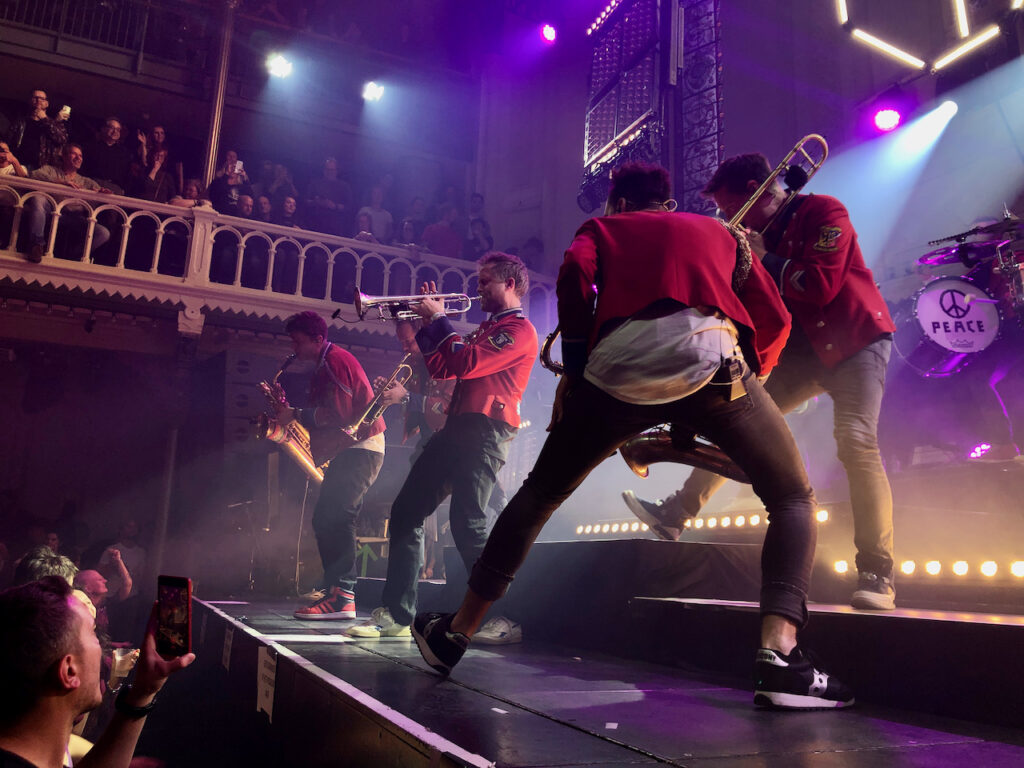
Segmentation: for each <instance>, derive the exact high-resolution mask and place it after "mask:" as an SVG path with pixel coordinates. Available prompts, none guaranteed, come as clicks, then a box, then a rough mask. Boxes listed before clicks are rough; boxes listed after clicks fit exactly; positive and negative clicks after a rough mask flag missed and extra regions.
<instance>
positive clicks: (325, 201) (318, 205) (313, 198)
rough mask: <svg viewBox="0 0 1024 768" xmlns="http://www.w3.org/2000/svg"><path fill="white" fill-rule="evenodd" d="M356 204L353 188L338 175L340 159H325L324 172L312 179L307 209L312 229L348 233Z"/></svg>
mask: <svg viewBox="0 0 1024 768" xmlns="http://www.w3.org/2000/svg"><path fill="white" fill-rule="evenodd" d="M351 206H352V188H351V187H350V186H349V185H348V183H347V182H345V181H343V180H341V179H339V178H338V161H337V160H335V159H334V158H333V157H328V158H327V159H325V160H324V166H323V175H322V176H321V177H320V178H319V179H313V180H312V181H311V182H309V187H308V188H307V190H306V204H305V212H306V216H307V218H308V219H309V221H308V228H309V229H312V230H315V231H317V232H326V233H327V234H330V235H341V234H346V233H347V230H346V229H345V227H344V222H345V216H346V213H347V211H348V210H349V208H351Z"/></svg>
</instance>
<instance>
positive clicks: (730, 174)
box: [623, 154, 895, 610]
mask: <svg viewBox="0 0 1024 768" xmlns="http://www.w3.org/2000/svg"><path fill="white" fill-rule="evenodd" d="M771 170H772V169H771V167H770V166H769V164H768V160H767V159H766V158H765V156H764V155H761V154H747V155H738V156H737V157H733V158H730V159H728V160H726V161H725V162H724V163H722V165H721V166H720V167H719V168H718V170H716V171H715V173H714V175H713V176H712V178H711V181H709V182H708V184H707V186H706V188H705V190H704V193H705V194H706V195H710V196H711V197H712V198H713V199H714V201H715V203H716V204H717V205H718V208H719V210H720V211H721V213H722V214H723V216H725V217H726V218H728V219H732V217H733V216H734V215H735V214H736V213H737V212H738V211H739V210H740V209H741V208H742V207H743V205H744V203H745V202H746V201H747V200H748V199H749V198H750V196H751V195H752V194H753V193H754V192H756V191H757V190H758V189H759V188H760V186H761V183H762V182H763V181H764V180H765V179H767V178H768V176H769V175H770V173H771ZM787 197H788V196H787V194H786V192H785V191H784V190H783V189H782V187H781V185H779V184H778V182H776V183H775V184H774V185H772V186H771V187H769V188H768V189H767V190H765V192H764V193H762V194H761V195H760V197H759V199H757V200H755V201H754V203H753V205H752V206H751V208H750V210H749V212H748V213H747V214H746V215H745V216H744V219H743V221H742V222H740V224H741V225H743V226H745V227H748V228H749V229H748V234H747V239H748V240H749V242H750V248H751V250H752V251H753V252H754V254H755V255H756V256H757V257H758V258H759V259H760V260H761V263H762V264H763V265H764V267H765V269H767V270H768V274H770V275H771V277H772V281H773V282H774V283H775V285H776V286H777V287H778V289H779V292H780V293H781V294H782V298H783V301H784V302H785V304H786V307H787V308H788V309H789V311H790V312H791V313H792V314H793V320H794V322H793V330H792V333H791V334H790V337H789V341H788V342H787V343H786V348H785V351H784V352H783V354H782V358H781V360H780V362H779V367H778V369H777V370H776V371H775V372H774V373H772V375H771V378H769V379H768V381H767V382H766V384H765V387H766V389H767V391H768V394H769V395H771V397H772V399H773V400H774V401H775V402H776V403H777V404H778V406H779V408H780V409H782V412H783V413H789V412H790V411H792V410H794V409H795V408H796V407H797V406H799V405H800V404H801V403H803V402H805V401H806V400H808V399H809V398H811V397H814V396H815V395H818V394H821V393H822V392H827V393H828V395H829V396H830V397H831V398H832V403H833V406H834V408H835V437H836V444H837V446H838V454H839V460H840V462H842V464H843V467H844V469H845V470H846V476H847V478H848V479H849V482H850V504H851V507H852V510H853V524H854V544H855V546H856V548H857V560H856V562H857V571H858V574H859V578H858V582H857V589H856V591H855V592H854V593H853V596H852V597H851V599H850V603H851V605H852V606H853V607H854V608H861V609H873V610H891V609H892V608H894V607H895V590H894V587H893V541H892V540H893V525H892V491H891V490H890V487H889V479H888V477H886V474H885V468H884V467H883V465H882V458H881V455H880V453H879V450H878V414H879V411H880V409H881V405H882V393H883V390H884V389H885V370H886V364H887V363H888V362H889V354H890V352H891V350H892V333H893V331H894V330H895V326H894V325H893V322H892V318H891V317H890V316H889V310H888V308H887V307H886V304H885V300H884V299H883V298H882V295H881V293H880V292H879V290H878V287H877V286H876V285H875V279H874V276H873V275H872V274H871V270H869V269H868V268H867V266H866V265H865V263H864V257H863V256H862V255H861V252H860V247H859V246H858V245H857V233H856V232H855V231H854V229H853V225H852V224H851V223H850V217H849V214H848V213H847V211H846V208H845V207H843V204H842V203H840V202H839V201H838V200H836V199H835V198H834V197H827V196H825V195H797V196H794V197H792V198H790V199H789V202H788V203H787V202H786V200H787ZM762 231H763V234H761V232H762ZM724 483H725V480H724V479H723V478H721V477H719V476H718V475H714V474H712V473H710V472H708V471H706V470H701V469H695V470H694V471H693V472H692V473H691V474H690V476H689V477H688V478H687V480H686V483H685V484H684V485H683V488H682V489H681V490H680V491H678V492H676V493H674V494H672V495H671V496H669V497H668V498H667V499H665V501H664V502H662V503H658V502H653V503H652V502H648V501H645V500H643V499H638V498H636V497H635V496H633V495H632V491H627V492H626V493H625V494H623V495H624V497H625V499H626V503H627V505H628V506H629V508H630V509H631V510H632V511H633V513H634V514H635V515H637V517H639V518H640V519H641V520H643V521H644V522H646V523H647V524H648V525H650V526H651V528H652V530H654V531H655V532H656V533H657V534H658V535H659V536H660V537H661V538H663V539H670V540H674V539H676V538H678V537H679V532H680V531H681V530H682V527H683V521H684V520H685V519H686V518H688V517H694V516H695V515H697V513H698V512H700V509H701V507H702V506H703V505H704V504H705V503H706V502H707V500H708V499H709V498H710V497H711V495H712V494H713V493H714V492H715V491H717V490H718V489H719V488H721V487H722V485H723V484H724Z"/></svg>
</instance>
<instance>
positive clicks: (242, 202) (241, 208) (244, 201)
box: [238, 195, 253, 219]
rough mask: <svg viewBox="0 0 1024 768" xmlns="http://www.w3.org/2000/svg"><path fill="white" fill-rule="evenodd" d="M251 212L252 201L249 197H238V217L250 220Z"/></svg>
mask: <svg viewBox="0 0 1024 768" xmlns="http://www.w3.org/2000/svg"><path fill="white" fill-rule="evenodd" d="M252 210H253V199H252V196H251V195H239V196H238V215H239V216H240V217H242V218H243V219H251V218H252Z"/></svg>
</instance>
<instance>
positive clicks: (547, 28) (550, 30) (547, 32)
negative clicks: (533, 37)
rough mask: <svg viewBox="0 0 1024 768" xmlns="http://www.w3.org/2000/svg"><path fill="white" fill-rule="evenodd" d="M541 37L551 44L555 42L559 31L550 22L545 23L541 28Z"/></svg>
mask: <svg viewBox="0 0 1024 768" xmlns="http://www.w3.org/2000/svg"><path fill="white" fill-rule="evenodd" d="M540 37H541V39H542V40H543V41H544V42H545V43H547V44H548V45H551V43H553V42H555V38H556V37H558V32H557V31H556V30H555V28H554V27H553V26H551V25H550V24H545V25H544V26H543V27H541V28H540Z"/></svg>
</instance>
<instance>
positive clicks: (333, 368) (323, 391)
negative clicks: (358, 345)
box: [308, 347, 373, 427]
mask: <svg viewBox="0 0 1024 768" xmlns="http://www.w3.org/2000/svg"><path fill="white" fill-rule="evenodd" d="M312 395H313V398H312V399H313V403H314V405H315V408H314V410H313V416H312V422H313V423H312V424H311V425H308V426H315V427H327V426H337V427H347V426H349V425H350V424H352V423H353V422H354V421H355V420H356V419H357V418H358V417H360V416H362V415H363V411H364V410H365V409H366V406H367V405H368V404H369V402H370V400H372V399H373V388H372V387H371V386H370V381H369V379H367V377H366V373H365V372H364V371H363V367H362V366H361V365H359V363H358V361H356V359H355V357H354V356H353V355H352V354H351V353H350V352H347V351H346V350H344V349H341V348H339V347H334V348H333V349H332V350H331V352H330V353H329V354H328V355H327V357H326V359H325V360H324V368H323V369H321V370H320V371H318V372H317V376H316V378H315V380H314V385H313V392H312Z"/></svg>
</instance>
